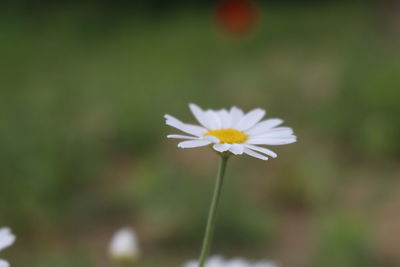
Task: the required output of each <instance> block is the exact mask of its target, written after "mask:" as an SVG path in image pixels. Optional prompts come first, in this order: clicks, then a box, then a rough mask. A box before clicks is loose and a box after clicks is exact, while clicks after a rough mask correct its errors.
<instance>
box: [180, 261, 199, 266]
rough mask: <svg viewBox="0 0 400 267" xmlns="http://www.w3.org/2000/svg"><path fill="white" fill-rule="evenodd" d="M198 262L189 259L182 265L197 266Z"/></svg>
mask: <svg viewBox="0 0 400 267" xmlns="http://www.w3.org/2000/svg"><path fill="white" fill-rule="evenodd" d="M198 266H199V263H198V262H197V261H195V260H192V261H189V262H187V263H185V265H183V267H198Z"/></svg>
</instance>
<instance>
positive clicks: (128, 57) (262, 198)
mask: <svg viewBox="0 0 400 267" xmlns="http://www.w3.org/2000/svg"><path fill="white" fill-rule="evenodd" d="M395 2H396V1H380V2H378V1H377V2H372V1H371V2H367V1H364V2H363V3H362V4H360V3H358V2H356V1H355V2H345V1H339V2H333V1H332V2H330V1H321V2H318V1H283V2H279V3H275V2H273V1H265V2H256V5H257V23H256V24H255V25H254V27H252V28H251V30H250V31H249V32H246V33H244V34H241V35H234V36H233V35H231V34H229V33H228V32H226V31H225V30H224V29H223V28H221V27H220V26H218V24H216V21H215V10H216V7H217V6H218V1H215V2H214V1H203V2H200V1H198V2H196V1H168V2H164V1H135V2H134V3H123V2H119V1H117V2H111V1H109V2H108V1H99V2H96V1H90V2H87V3H86V4H77V3H75V4H71V3H67V1H65V2H63V1H56V2H50V1H47V2H46V1H44V2H43V3H41V4H38V3H37V4H35V5H34V4H32V3H30V2H29V1H13V2H9V3H3V4H2V5H1V9H0V10H1V11H0V14H1V16H0V33H1V41H0V59H1V60H0V72H1V90H0V142H1V148H0V170H1V174H0V225H9V226H11V227H12V228H13V230H14V232H16V234H17V235H18V240H17V243H16V244H15V245H14V246H13V247H12V248H10V249H8V250H7V251H5V252H2V254H1V256H2V258H3V257H4V258H7V259H9V260H10V261H11V262H12V265H13V266H30V267H47V266H49V267H50V266H60V267H64V266H65V267H67V266H74V267H80V266H82V267H83V266H101V267H102V266H104V267H106V266H111V263H110V262H109V259H108V255H107V245H108V241H109V240H110V238H111V235H112V234H113V232H114V231H115V230H116V229H117V228H119V227H121V226H125V225H130V226H133V227H134V228H135V229H136V231H137V232H138V235H139V237H140V239H141V246H142V251H143V255H142V256H143V257H142V259H141V261H140V262H138V266H143V267H158V266H181V265H182V263H183V262H185V261H186V260H188V259H191V258H195V257H196V256H197V255H198V252H199V247H200V242H201V239H202V235H203V231H204V225H205V220H206V215H207V210H208V205H209V201H210V198H211V193H212V187H213V184H214V177H215V173H216V170H217V160H218V157H217V155H216V154H214V153H213V152H212V151H210V150H209V149H207V148H200V149H189V150H181V149H178V148H177V147H176V144H177V142H176V141H175V140H167V139H166V138H165V135H167V134H169V133H176V131H175V130H174V129H172V128H170V127H167V126H165V125H164V120H163V114H165V113H169V114H172V115H174V116H177V117H178V118H181V119H182V120H184V121H187V122H194V118H193V117H192V116H191V114H190V112H189V109H188V107H187V103H189V102H194V103H197V104H199V105H200V106H201V107H203V108H222V107H230V106H232V105H237V106H239V107H242V108H243V109H245V110H249V109H252V108H254V107H262V108H265V109H267V111H268V114H267V115H268V116H271V117H281V118H284V119H285V121H286V122H285V123H286V125H287V126H291V127H293V128H294V129H295V132H296V134H297V135H298V140H299V141H298V143H295V144H293V145H288V146H282V147H273V148H272V149H273V150H275V151H277V153H278V158H277V159H272V160H269V161H268V162H263V161H260V160H256V159H253V158H249V157H246V156H243V157H237V158H236V157H235V158H233V159H232V160H231V161H230V162H229V166H228V171H227V180H226V184H225V185H226V186H225V188H224V192H223V196H222V202H221V206H220V209H219V211H220V212H219V218H218V223H217V232H216V242H215V243H214V246H213V252H214V253H219V254H223V255H226V256H227V257H234V256H243V257H247V258H251V259H263V258H265V259H272V260H275V261H277V262H279V263H281V266H285V267H292V266H293V267H302V266H304V267H310V266H311V267H314V266H315V267H321V266H323V267H325V266H326V267H338V266H340V267H354V266H360V267H361V266H362V267H368V266H371V267H373V266H374V267H375V266H383V267H392V266H393V267H394V266H400V250H399V246H398V244H399V243H400V227H399V226H400V213H399V211H400V181H399V179H398V178H399V177H400V175H399V174H400V166H399V157H400V141H399V139H398V137H399V136H400V121H399V116H400V105H399V99H400V90H399V89H400V49H399V47H400V46H399V44H400V41H399V40H400V19H399V17H400V15H399V14H400V8H399V7H398V6H396V4H395Z"/></svg>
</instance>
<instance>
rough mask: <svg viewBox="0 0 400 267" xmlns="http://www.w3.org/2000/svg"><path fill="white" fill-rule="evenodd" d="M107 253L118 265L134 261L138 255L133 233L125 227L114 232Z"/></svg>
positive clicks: (138, 251)
mask: <svg viewBox="0 0 400 267" xmlns="http://www.w3.org/2000/svg"><path fill="white" fill-rule="evenodd" d="M109 253H110V255H111V257H112V259H113V260H115V261H117V262H120V263H129V262H133V261H135V260H136V259H137V258H138V257H139V254H140V250H139V244H138V239H137V236H136V233H135V231H134V230H133V229H131V228H128V227H125V228H121V229H119V230H118V231H117V232H115V234H114V235H113V237H112V239H111V242H110V246H109Z"/></svg>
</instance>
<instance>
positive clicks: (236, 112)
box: [230, 107, 244, 128]
mask: <svg viewBox="0 0 400 267" xmlns="http://www.w3.org/2000/svg"><path fill="white" fill-rule="evenodd" d="M230 116H231V127H232V128H233V127H235V125H236V124H237V123H238V122H239V121H240V120H241V119H242V118H243V116H244V114H243V111H242V110H241V109H240V108H237V107H232V108H231V110H230Z"/></svg>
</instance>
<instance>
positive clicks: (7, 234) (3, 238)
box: [0, 227, 15, 267]
mask: <svg viewBox="0 0 400 267" xmlns="http://www.w3.org/2000/svg"><path fill="white" fill-rule="evenodd" d="M14 242H15V235H13V234H12V233H11V230H10V228H8V227H3V228H0V251H1V250H3V249H5V248H7V247H9V246H11V245H12V244H13V243H14ZM8 266H10V265H9V263H8V262H7V261H5V260H2V259H0V267H8Z"/></svg>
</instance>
